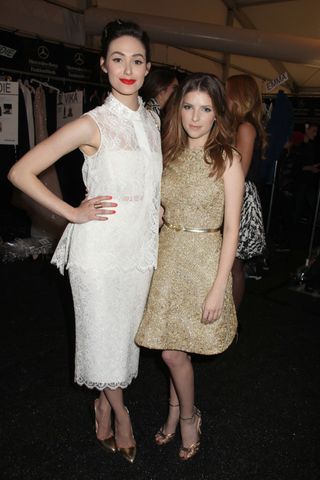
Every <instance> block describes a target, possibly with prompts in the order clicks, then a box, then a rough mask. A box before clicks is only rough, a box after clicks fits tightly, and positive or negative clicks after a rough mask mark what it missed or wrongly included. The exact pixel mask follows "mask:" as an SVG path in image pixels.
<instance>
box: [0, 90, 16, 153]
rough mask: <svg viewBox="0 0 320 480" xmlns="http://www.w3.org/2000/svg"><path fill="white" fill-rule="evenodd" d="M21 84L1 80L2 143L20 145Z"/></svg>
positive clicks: (0, 126) (0, 116)
mask: <svg viewBox="0 0 320 480" xmlns="http://www.w3.org/2000/svg"><path fill="white" fill-rule="evenodd" d="M18 125H19V84H18V82H2V81H0V145H18Z"/></svg>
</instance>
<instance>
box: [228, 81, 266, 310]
mask: <svg viewBox="0 0 320 480" xmlns="http://www.w3.org/2000/svg"><path fill="white" fill-rule="evenodd" d="M226 96H227V105H228V109H229V111H230V114H231V117H232V123H233V129H234V131H235V135H236V147H237V150H238V151H239V152H240V154H241V165H242V169H243V173H244V176H245V192H244V200H243V206H242V212H241V221H240V231H239V244H238V248H237V254H236V259H235V261H234V264H233V267H232V278H233V299H234V303H235V306H236V308H237V309H239V306H240V304H241V301H242V298H243V295H244V291H245V269H244V267H245V261H246V260H249V259H252V258H254V257H256V256H259V255H261V254H262V253H263V251H264V249H265V246H266V241H265V234H264V227H263V218H262V209H261V203H260V198H259V194H258V191H257V187H256V184H257V183H258V182H259V174H260V169H261V165H260V162H261V159H262V158H263V153H264V150H265V147H266V133H265V130H264V127H263V123H262V119H263V106H262V99H261V93H260V91H259V87H258V85H257V83H256V81H255V80H254V78H252V77H251V76H249V75H234V76H232V77H229V78H228V80H227V82H226Z"/></svg>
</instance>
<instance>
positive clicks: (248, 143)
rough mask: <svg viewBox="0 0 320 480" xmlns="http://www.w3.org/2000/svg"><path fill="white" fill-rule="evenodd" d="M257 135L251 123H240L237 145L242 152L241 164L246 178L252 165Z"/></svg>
mask: <svg viewBox="0 0 320 480" xmlns="http://www.w3.org/2000/svg"><path fill="white" fill-rule="evenodd" d="M256 135H257V132H256V129H255V128H254V126H253V125H252V124H251V123H249V122H244V123H241V125H239V128H238V131H237V140H236V147H237V150H239V152H240V153H241V165H242V170H243V174H244V178H246V176H247V173H248V171H249V168H250V165H251V161H252V156H253V149H254V141H255V138H256Z"/></svg>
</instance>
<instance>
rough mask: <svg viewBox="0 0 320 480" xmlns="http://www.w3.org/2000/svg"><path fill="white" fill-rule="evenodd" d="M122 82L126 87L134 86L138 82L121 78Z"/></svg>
mask: <svg viewBox="0 0 320 480" xmlns="http://www.w3.org/2000/svg"><path fill="white" fill-rule="evenodd" d="M120 82H122V83H124V84H125V85H133V84H134V83H136V80H130V79H129V78H120Z"/></svg>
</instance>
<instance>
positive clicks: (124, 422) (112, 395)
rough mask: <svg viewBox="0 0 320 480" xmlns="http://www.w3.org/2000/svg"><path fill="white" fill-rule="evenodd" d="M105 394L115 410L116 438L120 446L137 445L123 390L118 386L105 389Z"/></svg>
mask: <svg viewBox="0 0 320 480" xmlns="http://www.w3.org/2000/svg"><path fill="white" fill-rule="evenodd" d="M104 393H105V396H106V398H107V400H108V402H109V404H110V406H111V408H112V410H113V411H114V419H115V438H116V443H117V446H118V447H119V448H130V447H132V446H134V445H135V440H134V436H133V433H132V426H131V420H130V416H129V413H128V411H127V410H126V408H125V406H124V403H123V390H122V388H120V387H119V388H116V389H115V390H111V389H110V388H105V389H104Z"/></svg>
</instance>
